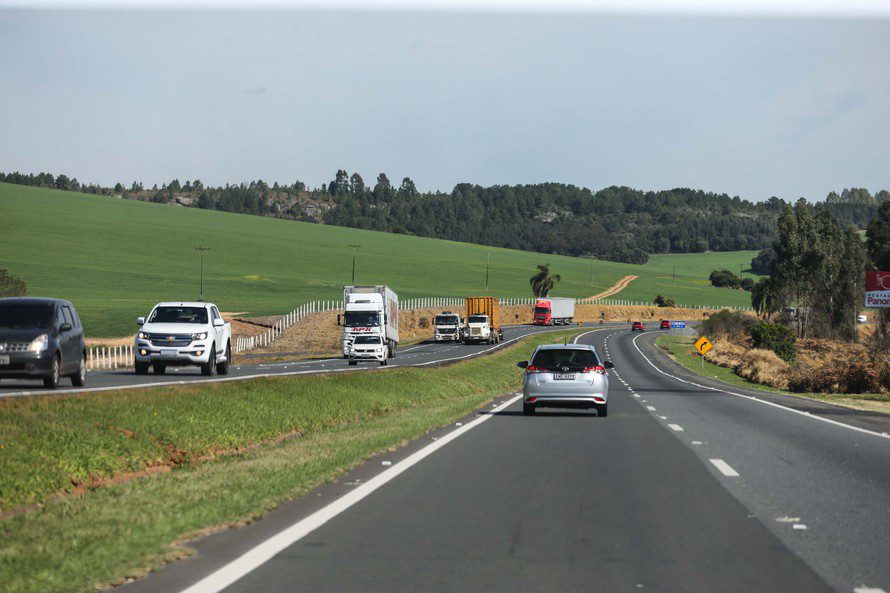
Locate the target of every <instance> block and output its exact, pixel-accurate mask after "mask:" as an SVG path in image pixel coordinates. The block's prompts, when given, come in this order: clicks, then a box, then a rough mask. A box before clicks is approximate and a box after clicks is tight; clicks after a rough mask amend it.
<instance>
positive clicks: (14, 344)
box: [0, 297, 87, 388]
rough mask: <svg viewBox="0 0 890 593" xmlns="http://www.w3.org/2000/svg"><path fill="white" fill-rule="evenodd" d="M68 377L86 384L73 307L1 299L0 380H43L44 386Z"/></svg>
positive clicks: (80, 334) (64, 303)
mask: <svg viewBox="0 0 890 593" xmlns="http://www.w3.org/2000/svg"><path fill="white" fill-rule="evenodd" d="M63 376H69V377H71V383H72V384H74V385H75V386H77V387H81V386H83V384H84V383H85V382H86V376H87V364H86V348H85V347H84V343H83V326H81V324H80V318H79V317H78V316H77V312H76V311H75V310H74V305H72V304H71V303H69V302H68V301H63V300H59V299H41V298H31V297H22V298H11V299H0V379H43V384H44V385H45V386H46V387H51V388H55V387H58V386H59V379H60V378H61V377H63Z"/></svg>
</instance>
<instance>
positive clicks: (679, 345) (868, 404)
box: [655, 335, 890, 414]
mask: <svg viewBox="0 0 890 593" xmlns="http://www.w3.org/2000/svg"><path fill="white" fill-rule="evenodd" d="M694 341H695V338H690V337H687V336H672V335H663V336H660V337H659V338H658V339H656V340H655V345H656V346H658V347H660V348H661V349H662V350H664V351H665V352H667V353H668V354H670V356H671V358H673V359H674V360H675V361H677V362H678V363H680V364H681V365H683V366H684V367H686V368H687V369H689V370H690V371H692V372H694V373H696V374H698V375H701V376H703V377H708V378H709V379H716V380H718V381H721V382H723V383H726V384H728V385H734V386H736V387H744V388H746V389H757V390H760V391H769V392H770V393H781V394H783V395H791V396H794V397H801V398H805V399H811V400H814V401H820V402H825V403H829V404H837V405H839V406H844V407H847V408H852V409H854V410H866V411H869V412H881V413H883V414H890V394H887V393H849V394H848V393H796V392H795V393H792V392H789V391H781V390H779V389H774V388H772V387H769V386H767V385H761V384H760V383H753V382H751V381H748V380H747V379H744V378H743V377H739V376H738V375H736V374H735V372H734V371H733V370H732V369H731V368H728V367H722V366H719V365H716V364H713V363H711V362H708V361H707V360H705V363H704V366H702V362H701V356H699V355H698V354H697V353H696V352H695V350H693V347H692V344H693V342H694Z"/></svg>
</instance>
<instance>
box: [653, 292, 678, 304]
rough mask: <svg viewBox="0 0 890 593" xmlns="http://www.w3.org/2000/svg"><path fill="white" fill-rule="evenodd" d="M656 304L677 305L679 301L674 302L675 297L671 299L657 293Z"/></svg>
mask: <svg viewBox="0 0 890 593" xmlns="http://www.w3.org/2000/svg"><path fill="white" fill-rule="evenodd" d="M655 306H657V307H676V306H677V303H675V302H674V299H669V298H668V297H666V296H664V295H661V294H659V295H656V296H655Z"/></svg>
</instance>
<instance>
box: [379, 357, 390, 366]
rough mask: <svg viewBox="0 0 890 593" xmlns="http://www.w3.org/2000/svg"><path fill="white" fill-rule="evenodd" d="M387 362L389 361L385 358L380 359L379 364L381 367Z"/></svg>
mask: <svg viewBox="0 0 890 593" xmlns="http://www.w3.org/2000/svg"><path fill="white" fill-rule="evenodd" d="M388 364H389V361H388V360H386V359H384V360H381V361H380V366H382V367H385V366H386V365H388Z"/></svg>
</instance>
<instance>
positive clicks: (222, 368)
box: [216, 343, 232, 375]
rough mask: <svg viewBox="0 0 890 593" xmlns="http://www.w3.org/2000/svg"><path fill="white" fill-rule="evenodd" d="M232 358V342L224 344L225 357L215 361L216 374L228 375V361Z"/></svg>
mask: <svg viewBox="0 0 890 593" xmlns="http://www.w3.org/2000/svg"><path fill="white" fill-rule="evenodd" d="M230 360H232V344H231V343H228V344H226V359H225V360H224V361H223V362H220V363H217V365H216V374H217V375H228V374H229V361H230Z"/></svg>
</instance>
